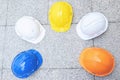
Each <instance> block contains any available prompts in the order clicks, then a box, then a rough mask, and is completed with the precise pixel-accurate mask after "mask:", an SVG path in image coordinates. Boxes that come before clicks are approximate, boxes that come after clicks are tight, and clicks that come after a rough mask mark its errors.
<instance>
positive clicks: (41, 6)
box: [0, 0, 120, 80]
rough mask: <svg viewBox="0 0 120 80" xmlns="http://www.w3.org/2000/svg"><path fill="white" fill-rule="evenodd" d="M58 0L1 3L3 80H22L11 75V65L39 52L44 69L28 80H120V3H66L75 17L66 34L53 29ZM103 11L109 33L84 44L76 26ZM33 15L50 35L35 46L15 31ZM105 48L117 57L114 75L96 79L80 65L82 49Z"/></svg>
mask: <svg viewBox="0 0 120 80" xmlns="http://www.w3.org/2000/svg"><path fill="white" fill-rule="evenodd" d="M55 1H58V0H0V80H21V79H18V78H16V77H15V76H14V75H13V74H12V72H11V69H10V67H11V62H12V60H13V58H14V57H15V56H16V55H17V54H18V53H19V52H21V51H24V50H28V49H31V48H34V49H37V50H38V51H39V52H40V53H41V54H42V56H43V58H44V63H43V65H42V67H41V68H40V69H39V70H38V71H37V72H35V74H33V75H32V76H30V77H29V78H27V79H25V80H120V0H65V1H68V2H69V3H70V4H71V5H72V6H73V11H74V18H73V22H72V26H71V29H70V30H69V31H68V32H66V33H55V32H54V31H52V30H51V29H50V25H49V21H48V17H47V15H48V10H49V7H50V6H51V4H52V3H54V2H55ZM93 11H99V12H102V13H104V14H105V16H106V17H107V18H108V20H109V28H108V30H107V32H106V33H104V34H103V35H101V36H100V37H98V38H95V39H93V40H89V41H84V40H81V39H80V38H79V36H78V35H77V34H76V30H75V29H76V24H77V23H78V22H79V20H80V19H81V17H82V16H83V15H85V14H87V13H88V12H93ZM25 15H27V16H33V17H35V18H36V19H38V20H39V21H40V23H41V24H42V25H43V26H44V28H45V29H46V36H45V38H44V40H43V41H41V42H40V43H39V44H37V45H34V44H31V43H28V42H26V41H24V40H21V39H20V38H19V37H18V36H17V35H16V33H15V31H14V25H15V22H16V21H17V20H18V19H19V18H20V17H22V16H25ZM92 46H96V47H102V48H105V49H107V50H109V51H110V52H111V53H112V54H113V55H114V57H115V61H116V66H115V69H114V71H113V73H112V74H111V75H109V76H106V77H96V76H93V75H91V74H89V73H87V72H86V71H85V70H84V69H83V68H82V67H81V66H80V65H79V63H78V57H79V55H80V52H81V50H82V49H84V48H86V47H92Z"/></svg>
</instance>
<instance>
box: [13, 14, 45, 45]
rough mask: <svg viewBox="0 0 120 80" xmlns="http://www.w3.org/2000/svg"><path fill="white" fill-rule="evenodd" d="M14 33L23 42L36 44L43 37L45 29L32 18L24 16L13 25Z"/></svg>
mask: <svg viewBox="0 0 120 80" xmlns="http://www.w3.org/2000/svg"><path fill="white" fill-rule="evenodd" d="M15 31H16V33H17V35H18V36H20V37H21V38H22V39H23V40H26V41H28V42H31V43H34V44H37V43H38V42H40V41H41V40H42V39H43V38H44V36H45V29H44V28H43V26H42V25H41V24H40V23H39V21H38V20H36V19H35V18H33V17H29V16H24V17H22V18H20V19H19V20H18V21H17V22H16V25H15Z"/></svg>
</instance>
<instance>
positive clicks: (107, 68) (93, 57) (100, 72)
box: [79, 47, 115, 76]
mask: <svg viewBox="0 0 120 80" xmlns="http://www.w3.org/2000/svg"><path fill="white" fill-rule="evenodd" d="M79 62H80V65H81V66H82V67H83V68H84V69H85V70H87V71H88V72H89V73H91V74H93V75H95V76H107V75H109V74H110V73H111V72H112V71H113V69H114V65H115V62H114V57H113V56H112V54H111V53H110V52H108V51H107V50H105V49H102V48H96V47H92V48H86V49H84V50H83V51H82V53H81V55H80V57H79Z"/></svg>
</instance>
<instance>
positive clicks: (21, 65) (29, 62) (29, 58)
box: [11, 49, 43, 78]
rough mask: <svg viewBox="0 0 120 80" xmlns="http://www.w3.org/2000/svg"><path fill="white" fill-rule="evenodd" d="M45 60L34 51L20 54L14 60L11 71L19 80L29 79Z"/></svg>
mask: <svg viewBox="0 0 120 80" xmlns="http://www.w3.org/2000/svg"><path fill="white" fill-rule="evenodd" d="M42 62H43V59H42V56H41V55H40V53H39V52H38V51H36V50H34V49H30V50H27V51H23V52H20V53H19V54H18V55H17V56H16V57H15V58H14V60H13V62H12V65H11V69H12V72H13V74H14V75H15V76H16V77H18V78H27V77H29V76H30V75H31V74H32V73H34V72H35V71H36V70H37V69H38V68H39V67H40V66H41V65H42Z"/></svg>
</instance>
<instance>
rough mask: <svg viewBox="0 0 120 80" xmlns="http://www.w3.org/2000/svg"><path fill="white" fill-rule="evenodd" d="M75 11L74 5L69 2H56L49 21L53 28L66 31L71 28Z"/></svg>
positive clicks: (57, 30)
mask: <svg viewBox="0 0 120 80" xmlns="http://www.w3.org/2000/svg"><path fill="white" fill-rule="evenodd" d="M72 17H73V11H72V6H71V5H70V4H69V3H67V2H63V1H60V2H55V3H54V4H53V5H52V6H51V8H50V10H49V21H50V25H51V28H52V30H54V31H56V32H66V31H68V30H69V29H70V25H71V22H72Z"/></svg>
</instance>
